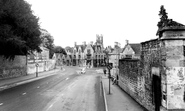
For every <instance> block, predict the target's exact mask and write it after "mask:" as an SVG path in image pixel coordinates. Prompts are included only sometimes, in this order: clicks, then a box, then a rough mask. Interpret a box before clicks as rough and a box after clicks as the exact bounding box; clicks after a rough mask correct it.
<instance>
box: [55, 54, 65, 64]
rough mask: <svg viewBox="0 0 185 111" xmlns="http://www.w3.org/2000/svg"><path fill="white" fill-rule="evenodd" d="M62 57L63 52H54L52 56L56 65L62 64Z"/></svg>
mask: <svg viewBox="0 0 185 111" xmlns="http://www.w3.org/2000/svg"><path fill="white" fill-rule="evenodd" d="M62 57H63V54H61V53H54V55H53V58H55V60H56V65H57V66H61V65H63V60H62Z"/></svg>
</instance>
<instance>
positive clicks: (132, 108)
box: [102, 75, 146, 111]
mask: <svg viewBox="0 0 185 111" xmlns="http://www.w3.org/2000/svg"><path fill="white" fill-rule="evenodd" d="M102 85H103V87H104V92H105V97H106V98H105V106H106V104H107V110H106V111H146V110H145V109H144V108H143V107H142V106H140V105H139V104H138V103H137V102H136V101H135V100H133V99H132V98H131V97H130V96H129V95H128V94H126V93H125V92H124V91H123V90H122V89H121V88H120V87H118V86H117V85H112V81H111V83H110V89H111V90H110V92H111V94H109V79H108V77H107V76H104V75H102Z"/></svg>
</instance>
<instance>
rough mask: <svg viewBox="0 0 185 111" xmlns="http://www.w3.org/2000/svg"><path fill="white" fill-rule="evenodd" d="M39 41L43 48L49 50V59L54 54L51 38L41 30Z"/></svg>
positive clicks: (45, 31)
mask: <svg viewBox="0 0 185 111" xmlns="http://www.w3.org/2000/svg"><path fill="white" fill-rule="evenodd" d="M41 40H42V44H43V46H44V47H46V48H48V49H49V57H50V58H52V56H53V54H54V44H53V42H54V39H53V36H51V34H50V33H49V32H48V31H47V30H45V29H41Z"/></svg>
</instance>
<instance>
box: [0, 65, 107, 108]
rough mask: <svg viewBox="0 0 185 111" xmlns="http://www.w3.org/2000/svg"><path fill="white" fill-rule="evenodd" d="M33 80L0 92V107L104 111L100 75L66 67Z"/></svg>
mask: <svg viewBox="0 0 185 111" xmlns="http://www.w3.org/2000/svg"><path fill="white" fill-rule="evenodd" d="M65 69H66V71H65V72H59V73H57V74H55V75H53V76H49V77H46V78H43V79H40V80H37V81H34V82H30V83H27V84H23V85H20V86H17V87H13V88H11V89H7V90H4V91H1V92H0V111H104V110H105V109H104V102H103V97H102V91H101V87H100V75H99V74H97V73H96V71H95V70H87V72H86V74H77V71H78V70H79V68H78V67H65Z"/></svg>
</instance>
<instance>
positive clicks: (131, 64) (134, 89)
mask: <svg viewBox="0 0 185 111" xmlns="http://www.w3.org/2000/svg"><path fill="white" fill-rule="evenodd" d="M159 44H160V41H159V40H157V39H155V40H151V41H147V42H145V43H141V59H139V60H138V59H135V60H134V59H122V60H120V61H119V83H118V84H119V86H120V87H121V88H122V89H123V90H125V91H126V92H127V93H128V94H129V95H130V96H131V97H133V98H134V99H135V100H136V101H137V102H138V103H140V104H141V105H142V106H144V107H145V108H146V109H148V110H149V111H154V110H155V104H154V102H153V90H152V77H153V75H152V67H158V68H159V69H160V72H161V73H164V71H163V70H162V69H163V66H162V63H161V61H162V60H161V59H162V58H161V48H160V47H159Z"/></svg>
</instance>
